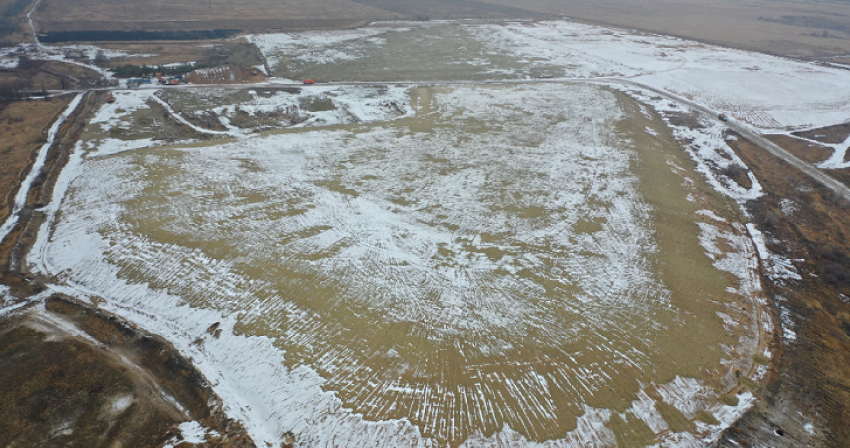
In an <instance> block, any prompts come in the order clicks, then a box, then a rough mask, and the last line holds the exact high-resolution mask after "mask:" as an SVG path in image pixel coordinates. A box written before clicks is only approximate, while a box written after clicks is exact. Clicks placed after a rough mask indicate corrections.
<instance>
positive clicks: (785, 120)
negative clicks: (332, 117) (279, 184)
mask: <svg viewBox="0 0 850 448" xmlns="http://www.w3.org/2000/svg"><path fill="white" fill-rule="evenodd" d="M425 32H427V33H428V34H425V35H424V37H423V33H425ZM432 34H434V35H440V34H445V35H448V36H451V37H452V38H451V39H446V41H447V42H442V41H439V40H435V39H433V38H430V37H431V35H432ZM251 39H252V41H254V42H255V43H257V45H258V46H259V47H260V49H261V50H262V51H263V52H264V53H265V54H266V56H267V58H268V59H269V60H270V61H272V62H271V64H272V66H273V67H275V66H276V65H277V61H279V60H283V59H284V58H285V60H286V61H287V62H288V64H289V65H290V66H293V67H307V68H309V69H310V70H312V71H314V72H320V73H324V72H325V69H326V68H327V67H325V66H331V67H333V66H336V67H339V68H340V70H347V71H354V72H359V71H362V70H366V68H364V67H363V66H366V67H368V66H369V65H370V64H374V63H375V62H383V60H382V53H383V52H384V51H388V49H387V48H385V46H383V45H381V44H380V43H386V42H384V41H387V40H390V41H391V42H396V41H399V40H404V39H408V40H409V45H410V46H411V47H416V48H417V51H418V53H423V54H425V55H430V57H431V58H432V60H427V61H422V62H424V63H423V64H422V65H421V70H419V71H416V70H409V71H408V72H407V73H402V74H398V75H396V74H395V73H393V71H394V70H397V69H398V68H397V67H396V66H394V65H393V64H388V65H384V64H382V63H380V64H377V65H376V67H377V68H378V69H375V70H373V71H370V72H368V74H369V76H372V77H373V80H375V81H381V80H387V79H388V78H387V77H388V76H391V75H395V76H394V78H393V79H397V78H399V79H409V80H412V81H415V80H423V79H431V78H438V77H439V74H434V73H431V71H432V70H440V71H447V68H446V65H445V64H446V62H445V61H444V60H443V59H444V58H451V59H452V61H451V64H455V65H457V66H458V67H460V66H464V67H468V70H467V71H466V74H467V76H468V77H469V78H470V79H472V78H473V77H475V79H478V77H480V76H485V77H488V78H491V79H514V78H528V77H533V76H534V75H535V73H537V74H540V73H546V74H547V76H551V75H554V76H555V77H556V78H558V77H565V78H600V77H602V78H604V77H613V78H628V79H630V80H632V81H635V82H640V83H643V84H646V85H649V86H652V87H655V88H658V89H662V90H665V91H668V92H670V93H673V94H676V95H680V96H683V97H686V98H689V99H691V100H693V101H695V102H697V103H699V104H702V105H704V106H707V107H709V108H711V109H714V110H717V111H718V112H727V113H729V114H730V115H731V116H733V117H735V118H737V119H739V120H741V121H743V122H746V123H748V124H750V125H752V126H754V127H756V128H758V129H760V130H763V131H776V132H781V131H788V130H792V129H794V130H796V129H804V128H815V127H820V126H826V125H832V124H836V123H841V122H845V121H847V120H850V71H849V70H842V69H839V68H829V67H824V66H822V65H817V64H810V63H803V62H797V61H792V60H789V59H784V58H779V57H775V56H768V55H764V54H759V53H753V52H747V51H741V50H734V49H728V48H721V47H716V46H711V45H706V44H702V43H698V42H693V41H688V40H683V39H679V38H674V37H667V36H659V35H652V34H646V33H638V32H633V31H628V30H622V29H616V28H605V27H598V26H591V25H585V24H580V23H576V22H570V21H552V22H516V23H508V24H481V23H470V24H465V23H462V22H461V23H451V22H449V23H441V24H431V25H428V27H427V29H426V31H418V29H417V27H416V26H413V25H411V24H403V26H402V24H400V25H399V26H393V25H392V24H386V23H383V24H376V25H373V26H372V27H367V28H364V29H361V30H358V31H357V32H346V33H344V34H339V33H324V32H311V33H298V34H279V35H260V36H252V37H251ZM379 41H380V42H379ZM376 42H378V43H376ZM340 45H342V46H343V47H344V48H349V47H350V48H352V51H350V52H346V53H345V58H342V57H340V56H339V53H340V49H339V47H340ZM441 45H444V46H449V45H451V48H441V47H440V46H441ZM389 50H392V48H390V49H389ZM457 50H460V51H457ZM416 57H417V58H421V57H423V56H420V55H417V56H416ZM352 61H355V62H357V63H358V64H355V63H354V62H352ZM517 61H519V62H521V63H520V64H517ZM398 67H402V68H405V69H407V67H406V65H405V64H403V63H399V64H398ZM449 73H451V74H453V75H454V74H456V73H455V72H452V71H449Z"/></svg>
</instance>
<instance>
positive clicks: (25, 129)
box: [0, 96, 72, 222]
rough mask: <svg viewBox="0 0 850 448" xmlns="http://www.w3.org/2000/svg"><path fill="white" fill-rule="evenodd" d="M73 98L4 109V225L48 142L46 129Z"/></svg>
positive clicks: (0, 214)
mask: <svg viewBox="0 0 850 448" xmlns="http://www.w3.org/2000/svg"><path fill="white" fill-rule="evenodd" d="M71 98H72V97H70V96H64V97H60V98H52V99H50V100H33V101H17V102H14V103H11V104H6V105H2V106H0V133H2V134H3V140H2V142H0V160H3V163H2V164H0V194H2V197H3V201H2V202H1V203H0V222H4V221H5V220H6V218H7V217H8V216H9V211H10V210H11V205H12V201H13V200H14V199H13V198H14V195H15V194H16V193H17V191H18V188H19V186H20V184H21V179H22V178H23V177H24V176H25V175H26V172H27V171H28V170H29V167H30V165H31V164H32V161H33V159H34V157H35V155H34V154H35V151H37V150H38V149H39V148H40V147H41V145H42V144H44V142H45V141H46V129H47V128H48V127H49V126H50V124H51V123H52V122H53V120H54V118H56V116H57V115H58V114H59V113H60V112H62V110H63V109H64V108H65V106H67V105H68V103H69V102H70V101H71Z"/></svg>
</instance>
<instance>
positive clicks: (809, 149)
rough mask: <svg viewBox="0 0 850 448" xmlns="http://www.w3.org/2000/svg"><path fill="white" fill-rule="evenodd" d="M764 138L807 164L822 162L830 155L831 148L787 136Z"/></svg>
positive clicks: (768, 136)
mask: <svg viewBox="0 0 850 448" xmlns="http://www.w3.org/2000/svg"><path fill="white" fill-rule="evenodd" d="M765 137H767V139H769V140H770V141H772V142H773V143H776V144H777V145H779V146H780V147H781V148H783V149H785V150H787V151H789V152H790V153H791V154H794V155H795V156H797V157H799V158H801V159H803V160H805V161H806V162H809V163H817V162H823V161H824V160H826V159H828V158H829V156H831V155H832V148H828V147H826V146H821V145H816V144H814V143H809V142H807V141H804V140H800V139H796V138H794V137H789V136H787V135H781V134H779V135H766V136H765Z"/></svg>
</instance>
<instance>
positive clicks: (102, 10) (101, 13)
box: [34, 0, 537, 32]
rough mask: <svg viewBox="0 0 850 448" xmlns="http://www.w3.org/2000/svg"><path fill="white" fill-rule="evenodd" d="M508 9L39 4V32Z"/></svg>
mask: <svg viewBox="0 0 850 448" xmlns="http://www.w3.org/2000/svg"><path fill="white" fill-rule="evenodd" d="M532 16H537V14H535V13H532V12H530V11H527V10H523V9H520V8H517V7H515V6H513V5H507V6H504V5H497V4H488V3H484V2H481V1H478V0H356V1H353V0H286V1H280V0H251V1H248V2H240V3H239V4H238V5H236V6H234V3H233V2H228V1H224V0H203V1H197V0H173V1H164V0H138V1H135V2H132V3H125V4H122V3H116V2H105V1H104V0H44V1H43V2H42V4H41V5H40V6H39V8H38V11H37V12H36V14H34V18H35V20H36V22H37V24H38V28H39V31H41V32H52V31H78V30H128V31H129V30H169V31H172V30H207V29H240V30H256V31H262V30H306V29H342V28H353V27H357V26H362V25H365V24H367V23H368V22H371V21H380V20H417V19H458V18H483V19H504V18H526V17H532Z"/></svg>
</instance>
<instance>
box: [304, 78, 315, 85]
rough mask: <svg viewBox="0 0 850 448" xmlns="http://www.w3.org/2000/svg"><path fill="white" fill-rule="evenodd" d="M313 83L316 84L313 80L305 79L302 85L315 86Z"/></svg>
mask: <svg viewBox="0 0 850 448" xmlns="http://www.w3.org/2000/svg"><path fill="white" fill-rule="evenodd" d="M315 83H316V81H315V80H313V79H305V80H304V84H315Z"/></svg>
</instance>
